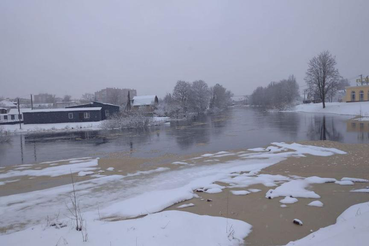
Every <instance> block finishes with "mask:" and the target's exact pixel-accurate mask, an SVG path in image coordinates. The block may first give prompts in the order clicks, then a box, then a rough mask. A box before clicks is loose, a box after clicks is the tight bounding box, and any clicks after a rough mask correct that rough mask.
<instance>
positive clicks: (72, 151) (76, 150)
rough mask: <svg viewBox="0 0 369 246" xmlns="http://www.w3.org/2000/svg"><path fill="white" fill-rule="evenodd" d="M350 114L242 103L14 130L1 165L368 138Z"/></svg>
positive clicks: (368, 130) (1, 152) (367, 126)
mask: <svg viewBox="0 0 369 246" xmlns="http://www.w3.org/2000/svg"><path fill="white" fill-rule="evenodd" d="M348 120H349V118H348V117H347V116H337V115H322V114H304V113H281V112H265V111H262V110H259V109H253V108H246V107H240V108H233V109H230V110H229V111H227V112H225V113H223V114H221V115H211V116H201V117H197V118H195V119H191V120H187V121H173V122H171V123H170V125H169V124H165V125H162V126H158V127H153V128H150V129H148V130H145V131H142V130H141V131H138V130H124V131H119V130H116V131H84V132H68V133H40V134H31V135H17V136H13V137H12V139H11V141H10V142H9V143H7V144H0V157H1V158H0V166H6V165H16V164H21V163H34V162H43V161H52V160H61V159H68V158H76V157H85V156H106V155H109V154H110V153H123V154H125V155H126V154H128V155H131V156H133V157H156V156H160V155H165V154H181V155H187V154H196V153H203V152H215V151H221V150H232V149H245V148H252V147H260V146H266V145H268V144H270V143H271V142H278V141H279V142H282V141H284V142H295V141H303V140H332V141H340V142H347V143H369V122H359V121H348ZM361 123H363V124H361Z"/></svg>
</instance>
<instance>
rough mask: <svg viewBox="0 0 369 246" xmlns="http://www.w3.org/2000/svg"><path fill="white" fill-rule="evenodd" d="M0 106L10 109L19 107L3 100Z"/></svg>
mask: <svg viewBox="0 0 369 246" xmlns="http://www.w3.org/2000/svg"><path fill="white" fill-rule="evenodd" d="M0 106H1V107H6V108H10V107H17V104H16V103H14V102H11V101H8V100H2V101H0Z"/></svg>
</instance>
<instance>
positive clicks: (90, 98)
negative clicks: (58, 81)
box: [82, 93, 95, 102]
mask: <svg viewBox="0 0 369 246" xmlns="http://www.w3.org/2000/svg"><path fill="white" fill-rule="evenodd" d="M82 99H83V100H84V101H86V102H92V101H94V100H95V94H93V93H85V94H83V95H82Z"/></svg>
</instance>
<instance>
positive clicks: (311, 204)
mask: <svg viewBox="0 0 369 246" xmlns="http://www.w3.org/2000/svg"><path fill="white" fill-rule="evenodd" d="M308 206H312V207H323V203H322V202H321V201H313V202H311V203H309V204H308Z"/></svg>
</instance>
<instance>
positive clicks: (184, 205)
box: [177, 203, 195, 208]
mask: <svg viewBox="0 0 369 246" xmlns="http://www.w3.org/2000/svg"><path fill="white" fill-rule="evenodd" d="M193 206H195V204H193V203H186V204H182V205H180V206H178V207H177V208H188V207H193Z"/></svg>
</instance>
